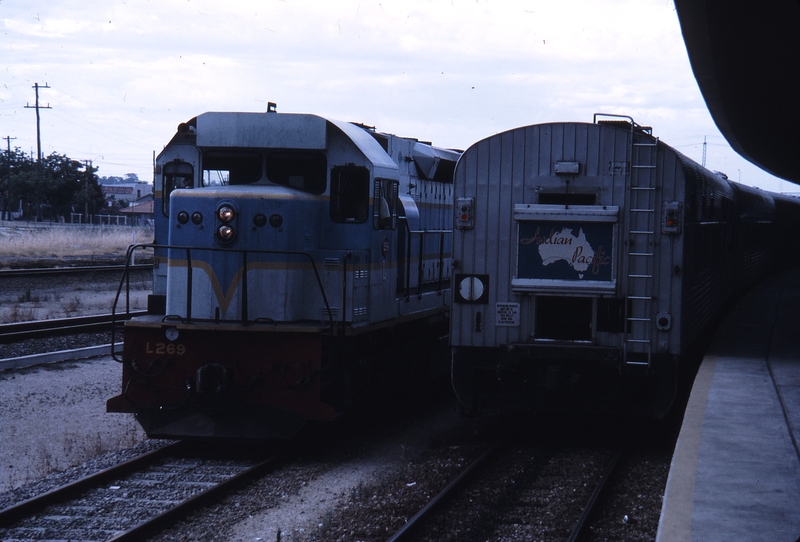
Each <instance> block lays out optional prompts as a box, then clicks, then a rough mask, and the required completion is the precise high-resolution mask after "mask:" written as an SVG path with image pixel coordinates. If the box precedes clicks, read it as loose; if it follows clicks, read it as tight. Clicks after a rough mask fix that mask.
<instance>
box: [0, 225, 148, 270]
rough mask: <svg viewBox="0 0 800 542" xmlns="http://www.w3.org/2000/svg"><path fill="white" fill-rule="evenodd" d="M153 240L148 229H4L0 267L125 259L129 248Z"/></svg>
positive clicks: (0, 230) (13, 226) (104, 227)
mask: <svg viewBox="0 0 800 542" xmlns="http://www.w3.org/2000/svg"><path fill="white" fill-rule="evenodd" d="M6 224H8V223H6ZM152 240H153V229H152V228H150V227H137V228H132V227H122V226H69V225H61V226H49V227H44V226H39V227H28V226H25V225H21V226H16V225H12V226H3V227H0V265H2V262H3V261H4V260H6V261H8V260H15V259H32V258H33V259H51V258H56V259H63V258H66V257H94V256H106V255H120V256H124V254H125V250H126V249H127V248H128V245H130V244H132V243H149V242H152ZM138 254H140V252H137V255H138Z"/></svg>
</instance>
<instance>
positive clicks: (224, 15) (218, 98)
mask: <svg viewBox="0 0 800 542" xmlns="http://www.w3.org/2000/svg"><path fill="white" fill-rule="evenodd" d="M0 27H1V28H2V36H0V46H1V47H2V51H1V52H0V137H3V138H5V137H6V136H10V137H12V138H16V139H12V140H11V146H12V147H19V148H20V149H22V150H23V151H24V152H26V153H29V154H31V155H34V156H35V154H36V114H35V110H34V109H33V108H31V107H32V106H33V105H34V104H35V93H34V89H33V88H32V87H33V85H34V84H35V83H38V84H39V85H42V86H43V85H45V84H47V85H48V86H49V87H50V88H42V89H40V90H39V101H40V105H42V106H48V105H49V106H50V107H51V109H41V110H40V114H41V138H42V152H43V153H44V154H45V155H47V154H50V153H51V152H56V153H58V154H66V155H67V156H69V157H70V158H73V159H77V160H82V161H83V160H92V162H93V164H94V165H95V166H96V167H99V170H98V172H97V173H98V175H100V176H123V175H124V174H126V173H136V174H137V175H138V176H139V178H140V179H142V180H147V181H150V180H152V160H153V152H154V151H155V152H156V153H157V152H159V151H160V150H161V149H162V148H163V147H164V145H165V144H166V143H167V142H168V141H169V139H170V138H171V137H172V135H173V134H174V132H175V129H176V127H177V125H178V124H179V123H181V122H184V121H187V120H189V119H190V118H192V117H194V116H196V115H198V114H200V113H203V112H205V111H254V112H263V111H265V109H266V107H267V102H270V101H271V102H276V103H277V105H278V111H280V112H293V113H316V114H319V115H322V116H326V117H329V118H333V119H340V120H347V121H356V122H362V123H364V124H368V125H372V126H376V128H377V129H378V130H380V131H384V132H391V133H395V134H398V135H404V136H411V137H416V138H419V139H423V140H429V141H432V142H433V143H434V144H435V145H438V146H441V147H450V148H459V149H465V148H467V147H468V146H469V145H470V144H472V143H474V142H476V141H478V140H480V139H482V138H484V137H487V136H489V135H492V134H495V133H497V132H501V131H504V130H508V129H511V128H515V127H517V126H522V125H526V124H533V123H539V122H551V121H585V122H591V121H592V114H593V113H596V112H603V113H619V114H625V115H630V116H632V117H633V118H634V119H635V120H636V121H637V122H638V123H640V124H644V125H649V126H652V127H653V131H654V134H655V135H657V136H659V137H660V138H661V139H662V140H663V141H665V142H666V143H667V144H669V145H671V146H673V147H675V148H677V149H678V150H679V151H681V152H683V153H684V154H686V155H688V156H689V157H690V158H692V159H694V160H696V161H697V162H701V161H702V155H703V140H704V138H705V139H706V140H707V142H708V143H707V148H706V166H707V167H708V168H709V169H713V170H718V171H723V172H725V173H726V174H727V175H728V177H729V178H730V179H732V180H734V181H740V182H742V183H743V184H749V185H754V186H760V187H762V188H765V189H768V190H775V191H781V190H783V191H800V189H798V188H797V186H796V185H794V184H791V183H788V182H785V181H780V180H779V179H776V178H775V177H772V176H771V175H769V174H767V173H765V172H763V171H761V170H760V169H758V168H757V167H755V166H753V165H752V164H750V163H749V162H747V161H745V160H744V159H742V158H741V157H740V156H739V155H737V154H736V153H735V152H734V151H733V150H731V149H730V147H729V146H728V145H727V143H726V142H725V139H724V138H723V137H722V136H721V134H720V133H719V131H718V130H717V128H716V126H715V125H714V123H713V121H712V120H711V116H710V115H709V113H708V110H707V108H706V105H705V103H704V102H703V99H702V96H701V94H700V91H699V89H698V87H697V83H696V82H695V80H694V77H693V75H692V72H691V68H690V65H689V61H688V57H687V55H686V49H685V47H684V44H683V40H682V37H681V33H680V26H679V24H678V18H677V15H676V12H675V7H674V4H673V2H672V1H671V0H620V1H615V0H383V1H367V0H362V1H338V0H334V1H331V0H316V1H315V0H299V1H295V0H260V1H256V0H228V1H227V2H219V1H218V0H152V1H150V0H58V1H54V0H0ZM26 105H28V106H31V107H29V108H26ZM0 144H2V149H5V148H6V140H5V139H3V140H0Z"/></svg>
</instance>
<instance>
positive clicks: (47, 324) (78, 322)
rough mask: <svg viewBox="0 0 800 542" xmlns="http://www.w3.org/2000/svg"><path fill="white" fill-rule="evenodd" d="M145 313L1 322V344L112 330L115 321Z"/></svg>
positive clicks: (144, 312)
mask: <svg viewBox="0 0 800 542" xmlns="http://www.w3.org/2000/svg"><path fill="white" fill-rule="evenodd" d="M145 314H147V311H134V312H130V313H121V314H116V315H111V314H100V315H94V316H75V317H71V318H58V319H53V320H33V321H30V322H15V323H11V324H0V344H9V343H13V342H19V341H27V340H31V339H42V338H48V337H56V336H60V335H75V334H77V333H98V332H101V331H111V329H112V328H113V325H114V322H119V321H122V320H127V319H129V318H131V317H134V316H142V315H145Z"/></svg>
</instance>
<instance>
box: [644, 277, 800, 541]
mask: <svg viewBox="0 0 800 542" xmlns="http://www.w3.org/2000/svg"><path fill="white" fill-rule="evenodd" d="M798 440H800V269H793V270H789V271H784V272H781V273H779V274H777V275H774V276H772V277H770V278H768V279H766V280H765V281H764V282H762V283H760V284H759V285H757V286H756V287H754V288H753V289H752V290H750V291H749V292H748V293H747V294H746V295H745V296H744V297H743V298H742V299H741V300H740V302H739V303H738V304H737V305H736V306H735V307H734V309H733V310H732V311H731V312H730V313H729V314H728V315H727V317H726V318H725V321H724V322H723V323H722V325H721V326H720V327H719V329H718V330H717V333H716V335H715V337H714V340H713V342H712V345H711V347H710V348H709V350H708V353H707V354H706V356H705V358H704V359H703V361H702V364H701V366H700V368H699V371H698V373H697V376H696V378H695V381H694V386H693V388H692V392H691V396H690V398H689V402H688V404H687V407H686V412H685V414H684V420H683V425H682V426H681V431H680V436H679V437H678V441H677V444H676V446H675V453H674V455H673V458H672V465H671V468H670V473H669V479H668V481H667V487H666V492H665V494H664V504H663V507H662V511H661V520H660V522H659V528H658V535H657V539H656V540H657V541H658V542H675V541H698V542H699V541H702V542H706V541H715V540H724V541H733V540H736V541H749V540H757V541H776V542H780V541H791V542H794V541H796V540H799V539H800V447H798Z"/></svg>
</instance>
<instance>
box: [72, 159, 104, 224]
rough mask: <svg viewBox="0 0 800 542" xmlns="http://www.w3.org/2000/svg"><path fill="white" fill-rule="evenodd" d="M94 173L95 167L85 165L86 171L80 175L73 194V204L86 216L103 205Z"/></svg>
mask: <svg viewBox="0 0 800 542" xmlns="http://www.w3.org/2000/svg"><path fill="white" fill-rule="evenodd" d="M96 171H97V168H96V167H93V166H91V165H89V164H87V165H86V171H84V172H83V173H82V177H81V182H80V187H79V189H78V190H76V191H75V192H74V197H73V203H74V204H75V205H76V207H77V208H78V209H82V211H81V212H83V213H84V214H85V215H86V216H89V214H95V213H97V211H98V210H99V209H103V206H104V205H105V196H104V195H103V189H102V188H100V185H99V184H98V182H97V175H95V172H96Z"/></svg>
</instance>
